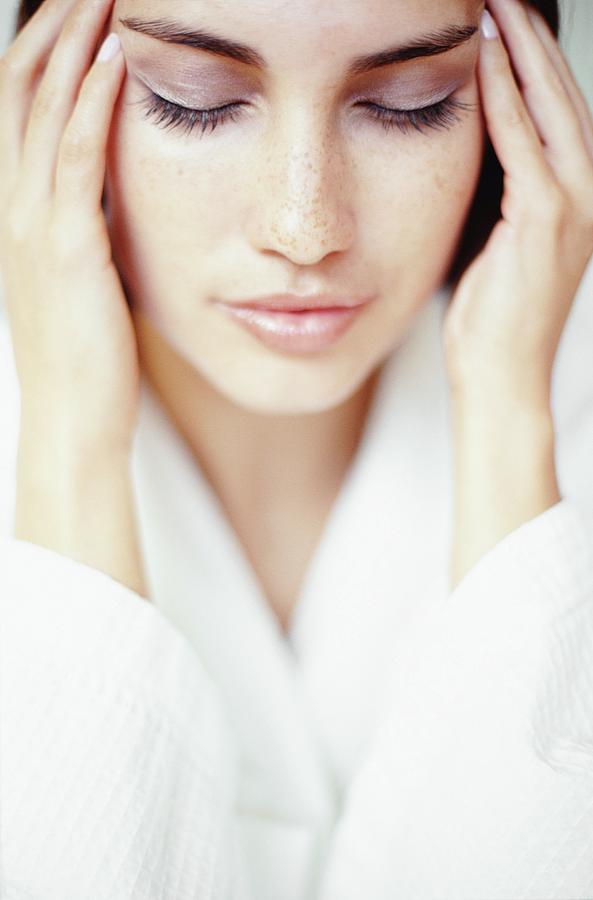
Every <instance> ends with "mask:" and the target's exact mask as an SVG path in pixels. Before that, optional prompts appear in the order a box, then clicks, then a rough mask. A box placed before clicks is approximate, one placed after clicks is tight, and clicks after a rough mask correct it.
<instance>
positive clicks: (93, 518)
mask: <svg viewBox="0 0 593 900" xmlns="http://www.w3.org/2000/svg"><path fill="white" fill-rule="evenodd" d="M39 434H42V435H43V439H42V440H40V439H39V437H38V435H39ZM14 536H15V537H16V538H18V539H19V540H25V541H30V542H31V543H35V544H40V545H42V546H44V547H47V548H49V549H50V550H54V551H56V552H57V553H61V554H63V555H65V556H69V557H71V558H72V559H75V560H78V561H79V562H82V563H85V564H86V565H88V566H90V567H91V568H94V569H97V570H99V571H101V572H104V573H106V574H107V575H110V576H111V577H112V578H114V579H116V580H117V581H119V582H121V583H122V584H124V585H126V586H127V587H129V588H131V589H132V590H133V591H136V592H137V593H138V594H140V595H142V596H144V597H146V596H147V592H146V587H145V582H144V573H143V568H142V558H141V552H140V548H139V544H138V538H137V526H136V521H135V511H134V498H133V492H132V482H131V474H130V457H129V454H128V453H126V452H124V451H123V450H118V451H115V450H102V451H99V450H97V451H96V452H94V451H93V452H91V451H89V450H88V449H86V450H83V449H82V448H80V449H77V448H76V442H75V441H69V442H68V443H67V444H66V443H65V442H64V441H63V440H62V438H60V439H59V440H58V439H56V438H55V437H54V438H53V440H52V439H50V438H48V434H47V431H46V430H44V431H39V429H38V428H37V427H29V425H28V423H27V422H25V423H24V424H22V426H21V433H20V439H19V446H18V455H17V488H16V508H15V529H14Z"/></svg>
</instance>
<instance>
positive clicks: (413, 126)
mask: <svg viewBox="0 0 593 900" xmlns="http://www.w3.org/2000/svg"><path fill="white" fill-rule="evenodd" d="M244 105H245V104H244V103H240V102H238V103H228V104H227V105H226V106H218V107H214V108H213V109H193V108H191V107H187V106H181V105H180V104H178V103H173V102H172V101H171V100H166V99H165V98H164V97H161V96H160V94H155V93H154V91H151V93H150V96H149V97H148V103H147V105H146V107H145V116H146V117H147V118H150V117H151V116H155V117H156V124H157V125H159V126H160V127H161V128H165V129H171V130H173V129H176V128H182V129H183V131H184V133H185V134H190V133H191V132H192V131H193V130H194V129H195V128H196V127H197V126H198V125H201V128H202V134H204V132H205V131H206V128H208V126H210V127H211V131H214V129H215V128H216V127H217V126H218V125H221V124H223V123H224V122H226V121H228V120H232V121H235V118H236V116H237V115H240V113H241V109H242V107H243V106H244ZM359 105H361V106H365V107H366V108H367V109H368V110H369V114H370V117H371V118H372V119H375V120H378V121H380V122H381V124H382V125H383V128H384V130H385V131H390V130H391V129H393V128H398V129H399V130H400V131H401V132H403V133H404V134H407V133H409V132H410V131H411V130H415V131H419V132H424V131H425V130H426V129H428V128H451V127H452V126H453V125H454V124H455V123H456V122H458V121H459V116H458V115H457V112H458V111H461V110H469V109H473V108H474V107H475V104H471V103H463V102H462V101H460V100H456V99H455V98H454V97H452V96H449V97H445V98H444V100H440V101H439V102H438V103H434V104H432V105H431V106H424V107H421V108H419V109H407V110H403V109H390V108H388V107H385V106H379V105H378V104H377V103H372V102H370V101H364V102H361V103H360V104H359Z"/></svg>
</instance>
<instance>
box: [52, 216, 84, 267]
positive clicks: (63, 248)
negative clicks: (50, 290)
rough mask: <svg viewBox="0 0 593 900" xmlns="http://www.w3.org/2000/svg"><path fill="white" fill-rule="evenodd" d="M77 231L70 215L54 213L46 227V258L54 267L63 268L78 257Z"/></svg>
mask: <svg viewBox="0 0 593 900" xmlns="http://www.w3.org/2000/svg"><path fill="white" fill-rule="evenodd" d="M78 236H79V231H78V229H77V227H76V225H75V223H74V222H73V220H72V218H71V217H68V216H65V215H54V216H53V217H52V219H51V222H50V223H49V225H48V229H47V251H48V259H49V260H51V265H52V266H53V267H54V268H55V269H60V270H61V269H65V268H68V267H69V266H71V265H72V263H73V262H74V261H75V260H77V259H78V257H79V247H78V244H79V241H78Z"/></svg>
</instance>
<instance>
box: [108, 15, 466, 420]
mask: <svg viewBox="0 0 593 900" xmlns="http://www.w3.org/2000/svg"><path fill="white" fill-rule="evenodd" d="M482 5H483V4H482V3H480V2H477V0H439V2H437V0H349V2H348V3H344V2H343V0H335V2H331V0H323V2H319V0H317V2H314V0H300V2H299V3H297V4H286V3H284V2H281V0H257V2H256V0H253V2H251V0H249V2H247V0H246V2H244V3H240V4H237V3H236V0H217V2H215V3H213V2H208V3H206V2H202V0H198V2H196V0H176V3H175V14H176V16H178V17H179V18H183V20H184V21H187V22H188V23H191V22H192V21H193V22H195V23H199V24H204V26H205V27H210V28H212V29H213V30H215V31H217V32H219V33H221V34H223V35H225V36H229V37H234V38H236V39H238V40H241V41H243V42H245V43H247V44H250V45H253V46H255V47H257V48H258V49H259V51H260V52H261V53H262V54H263V55H264V56H265V57H266V58H267V59H268V60H269V61H270V65H271V71H270V73H269V74H268V75H267V76H265V77H261V76H258V75H256V74H255V73H254V72H248V71H247V67H241V66H240V65H239V64H235V65H236V67H237V71H238V72H239V73H240V74H241V73H243V74H241V77H243V76H244V77H245V81H246V84H247V82H249V84H250V85H251V88H252V91H253V93H252V95H251V99H250V108H249V109H248V110H247V111H246V114H245V115H243V116H242V117H241V116H240V117H239V118H238V119H237V120H236V121H232V120H229V121H227V122H225V123H223V124H220V125H218V127H217V128H216V129H215V130H214V132H211V131H210V129H207V131H206V133H205V134H204V135H203V136H201V135H200V129H199V128H198V129H196V130H195V131H194V133H193V135H191V136H188V137H186V136H184V135H183V134H182V132H181V130H177V131H175V130H165V129H163V128H159V127H158V126H157V125H156V124H155V121H150V120H148V119H146V118H144V116H143V113H142V111H141V109H142V108H141V106H140V105H139V104H138V101H139V100H140V98H141V97H142V96H145V95H146V92H145V91H142V89H140V88H139V86H138V84H137V83H135V81H134V79H133V78H132V77H128V79H127V80H126V83H125V85H124V88H123V89H122V94H121V95H120V99H119V102H118V106H117V109H116V114H115V118H114V126H113V130H112V137H111V142H110V147H109V155H108V168H107V180H106V186H107V197H108V202H109V214H110V228H111V230H112V240H113V248H114V255H115V258H116V261H117V264H118V267H119V269H120V271H121V273H122V277H123V279H124V283H125V285H126V288H127V291H128V295H129V298H130V302H131V306H132V309H133V312H134V315H135V317H136V321H137V323H138V334H139V340H140V342H141V341H142V339H143V338H142V336H143V333H148V332H149V331H150V330H151V329H152V330H154V332H155V333H157V334H158V335H159V339H161V340H163V341H165V342H166V343H167V345H168V346H169V347H170V348H173V349H174V351H175V353H176V354H178V355H179V357H181V358H182V359H183V360H184V361H185V363H186V364H187V366H188V369H189V371H190V372H191V377H192V378H194V379H195V383H196V386H198V385H199V383H200V380H205V381H207V382H209V383H210V384H211V385H212V386H214V387H215V388H216V389H217V390H218V391H220V392H221V393H222V394H223V395H225V396H226V397H227V398H229V399H230V400H232V401H233V402H234V403H236V404H237V405H239V406H243V407H244V408H245V409H251V410H257V411H261V412H266V413H267V412H269V413H280V414H284V413H300V412H318V411H323V410H329V409H330V408H332V407H334V406H336V405H337V404H339V403H341V402H343V401H344V400H345V399H346V398H348V397H349V396H351V395H352V394H353V392H355V391H356V390H357V388H358V387H359V386H360V385H361V384H362V383H363V382H364V381H365V379H367V378H368V377H369V375H370V374H371V373H372V371H373V370H374V369H375V368H376V367H377V365H379V364H380V363H382V362H383V361H384V360H385V359H386V357H387V356H388V355H389V353H390V352H391V351H392V349H393V348H394V347H395V346H396V345H397V343H398V341H399V340H401V338H402V336H403V334H404V332H405V330H406V329H407V327H408V325H409V323H410V322H411V320H412V319H413V318H414V316H415V314H416V313H417V312H418V311H419V309H420V308H421V307H422V306H423V304H424V303H425V302H426V301H427V299H428V298H429V297H430V296H431V295H432V293H433V292H434V291H435V290H436V289H437V288H438V287H439V285H440V284H441V283H442V281H443V278H444V276H445V274H446V272H447V269H448V266H449V264H450V262H451V259H452V257H453V255H454V251H455V249H456V246H457V242H458V238H459V236H460V233H461V229H462V227H463V224H464V221H465V218H466V215H467V211H468V209H469V206H470V203H471V199H472V197H473V193H474V190H475V187H476V184H477V180H478V176H479V171H480V164H481V158H482V153H483V146H484V143H483V142H484V135H483V126H482V123H481V120H480V116H479V112H478V110H477V108H476V109H475V110H473V111H471V112H464V113H461V114H460V116H459V121H458V123H457V124H455V125H454V127H452V128H450V129H434V130H433V129H428V131H427V132H426V133H424V134H418V133H416V132H414V131H411V132H410V133H409V134H402V133H401V132H400V131H398V129H397V128H394V129H393V130H391V131H389V132H386V131H384V129H383V127H382V125H381V123H380V122H377V121H376V120H373V119H371V117H370V116H368V115H367V114H366V111H365V110H363V109H356V110H354V109H353V108H352V103H351V102H349V99H348V98H349V97H350V101H351V100H352V97H353V94H352V90H353V88H352V86H350V88H348V86H347V85H346V86H345V83H344V81H343V78H342V77H341V73H342V72H343V70H344V69H345V67H346V65H347V64H348V62H349V61H350V59H351V58H352V57H353V56H355V55H359V54H362V53H369V52H373V51H374V50H379V49H382V48H384V47H385V46H387V45H389V44H395V43H399V42H404V41H405V39H406V38H409V37H410V36H413V35H415V34H418V33H425V32H427V31H429V30H431V26H432V25H433V24H434V25H435V26H442V25H444V24H448V23H450V22H461V23H462V24H465V23H468V22H471V23H476V22H477V20H478V14H479V12H480V10H481V7H482ZM169 11H171V6H170V5H169V3H168V0H166V2H163V0H116V3H115V6H114V11H113V16H112V27H114V28H115V29H116V30H117V31H118V33H119V34H120V35H121V37H122V40H123V43H124V52H126V53H127V51H128V49H129V48H130V47H131V44H130V43H129V36H128V35H127V34H126V33H125V31H126V30H125V29H123V28H122V27H121V26H120V25H119V24H118V19H119V17H120V16H122V15H137V16H142V17H149V16H150V17H158V16H159V15H163V14H166V13H167V12H169ZM139 40H141V41H143V42H145V43H144V46H146V44H147V43H148V42H150V45H151V46H152V45H154V44H156V43H157V42H153V41H151V40H150V39H149V38H139ZM477 46H478V38H477V37H476V38H475V39H472V43H471V47H470V48H469V49H466V50H464V51H463V52H465V53H469V54H470V56H471V58H472V66H471V67H470V69H469V71H470V77H469V78H468V79H467V81H466V83H465V84H464V85H463V86H462V87H461V88H460V89H459V90H458V91H457V94H456V96H457V97H458V98H459V99H460V100H462V101H464V102H467V103H474V104H477V103H478V88H477V82H476V77H475V72H474V68H475V62H476V60H477ZM472 48H473V49H472ZM454 52H455V53H457V51H454ZM472 54H473V55H472ZM198 55H200V56H201V54H198ZM212 64H213V65H215V66H218V67H222V66H224V65H226V64H225V63H223V62H222V61H221V60H220V61H215V60H214V61H213V63H212ZM228 65H233V64H231V63H228ZM428 65H434V63H431V64H429V63H427V62H426V61H425V62H424V66H425V69H424V71H426V67H427V66H428ZM391 71H392V72H393V71H394V70H393V67H392V68H391ZM373 77H374V78H375V82H376V84H380V80H379V79H380V77H381V78H383V80H385V79H386V77H387V74H386V73H384V74H383V75H382V76H380V74H379V72H377V73H375V75H374V76H373ZM389 77H390V82H391V84H395V82H396V76H395V75H392V76H389ZM258 79H259V80H258ZM367 79H368V76H367ZM368 83H370V80H369V81H368ZM254 84H258V85H259V89H258V90H257V91H255V90H254V89H253V85H254ZM396 88H397V85H396ZM378 91H379V92H378V93H377V96H380V90H379V89H378ZM349 92H350V93H349ZM214 99H215V98H214ZM236 99H237V100H240V99H241V97H240V96H238V97H237V98H236ZM131 104H134V105H131ZM209 105H216V102H213V103H211V104H209ZM317 285H322V286H323V287H325V288H327V289H329V290H335V291H336V292H343V293H349V292H353V293H356V294H360V295H363V294H366V293H368V292H373V293H377V294H378V295H379V296H378V300H377V301H376V302H375V303H374V304H372V305H371V307H369V309H368V310H367V311H366V313H365V315H364V316H363V317H362V318H360V319H359V320H358V322H357V323H356V325H355V326H354V327H353V328H351V329H350V330H349V331H348V332H347V333H346V335H344V337H343V338H341V339H340V341H338V342H337V343H336V344H335V345H334V346H333V347H332V348H331V349H330V350H328V351H326V352H324V353H322V354H318V355H317V356H316V357H311V356H309V357H305V356H298V355H290V354H281V353H277V352H274V351H271V350H269V349H268V348H266V347H264V346H262V345H261V344H260V343H259V342H258V341H257V340H256V339H255V338H254V337H253V336H252V335H250V334H249V333H247V332H246V331H244V330H243V329H242V328H240V327H239V326H238V325H237V324H236V323H235V322H233V321H232V320H230V319H227V317H226V316H224V315H223V314H222V313H221V312H220V310H218V309H216V308H215V307H214V306H212V305H211V304H210V303H209V302H208V301H209V298H210V297H219V298H229V299H240V298H244V297H248V296H253V295H256V294H265V293H274V292H278V291H283V290H288V291H290V290H293V291H295V292H306V291H307V290H309V289H310V287H312V286H313V287H315V286H317ZM143 329H144V330H145V331H143Z"/></svg>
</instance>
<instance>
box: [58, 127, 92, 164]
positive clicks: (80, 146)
mask: <svg viewBox="0 0 593 900" xmlns="http://www.w3.org/2000/svg"><path fill="white" fill-rule="evenodd" d="M93 153H94V147H93V142H92V139H91V137H90V135H88V134H86V133H83V132H82V131H80V130H79V129H70V130H66V131H65V132H64V134H63V136H62V141H61V143H60V153H59V156H60V164H63V165H65V166H68V167H77V168H80V167H81V166H83V165H85V166H86V165H88V163H89V162H90V160H91V159H92V157H93Z"/></svg>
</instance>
